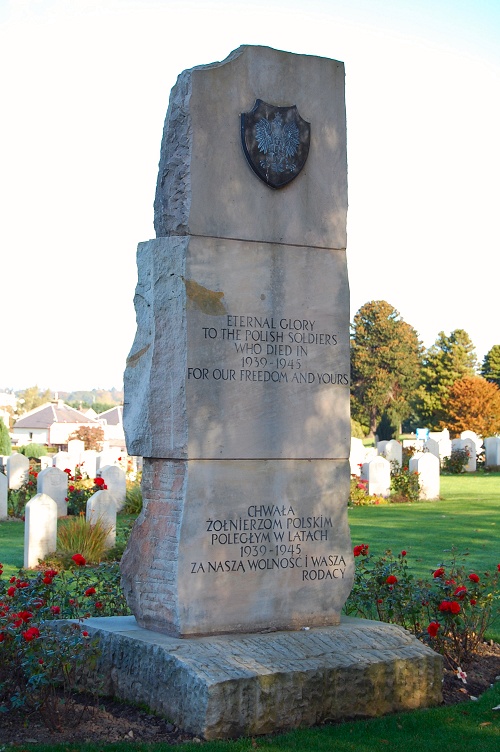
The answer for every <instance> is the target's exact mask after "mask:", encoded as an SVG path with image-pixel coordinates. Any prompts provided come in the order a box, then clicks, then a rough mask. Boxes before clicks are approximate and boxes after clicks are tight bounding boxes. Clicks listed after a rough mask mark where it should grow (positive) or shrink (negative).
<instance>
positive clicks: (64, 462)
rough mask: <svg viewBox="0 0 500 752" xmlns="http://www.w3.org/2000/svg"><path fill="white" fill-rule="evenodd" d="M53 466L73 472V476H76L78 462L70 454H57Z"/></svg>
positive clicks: (54, 456) (53, 458) (53, 459)
mask: <svg viewBox="0 0 500 752" xmlns="http://www.w3.org/2000/svg"><path fill="white" fill-rule="evenodd" d="M52 464H53V466H54V467H57V468H59V470H63V471H64V470H71V474H72V475H74V474H75V466H76V462H75V459H74V457H72V456H71V454H70V453H69V452H56V454H54V455H53V457H52Z"/></svg>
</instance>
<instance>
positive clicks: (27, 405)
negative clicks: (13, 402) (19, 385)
mask: <svg viewBox="0 0 500 752" xmlns="http://www.w3.org/2000/svg"><path fill="white" fill-rule="evenodd" d="M17 396H18V402H19V403H20V404H21V410H20V411H19V412H22V413H27V412H29V411H30V410H34V408H35V407H39V406H40V405H43V403H44V402H50V400H51V399H52V394H51V392H50V389H46V390H45V391H44V392H42V391H40V389H39V388H38V386H30V387H28V388H27V389H24V391H22V392H19V394H18V395H17Z"/></svg>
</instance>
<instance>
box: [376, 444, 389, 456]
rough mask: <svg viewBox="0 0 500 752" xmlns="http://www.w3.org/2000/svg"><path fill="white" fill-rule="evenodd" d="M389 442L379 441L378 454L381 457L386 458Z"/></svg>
mask: <svg viewBox="0 0 500 752" xmlns="http://www.w3.org/2000/svg"><path fill="white" fill-rule="evenodd" d="M388 443H389V442H388V441H377V454H378V455H381V456H382V457H384V456H385V448H386V446H387V444H388Z"/></svg>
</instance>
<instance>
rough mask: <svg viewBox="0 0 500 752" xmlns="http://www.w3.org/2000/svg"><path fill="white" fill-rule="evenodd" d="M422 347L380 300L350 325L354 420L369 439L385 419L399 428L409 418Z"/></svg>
mask: <svg viewBox="0 0 500 752" xmlns="http://www.w3.org/2000/svg"><path fill="white" fill-rule="evenodd" d="M421 349H422V346H421V343H420V342H419V339H418V335H417V333H416V331H415V329H413V327H412V326H410V325H409V324H407V323H406V322H405V321H403V319H402V318H401V317H400V314H399V312H398V311H396V309H395V308H393V307H392V306H391V305H390V304H389V303H387V302H386V301H385V300H375V301H371V302H370V303H365V305H364V306H362V307H361V308H360V309H359V311H358V312H357V314H356V315H355V317H354V321H353V324H352V326H351V379H352V387H351V396H352V400H351V403H352V411H353V418H354V419H355V420H357V421H358V422H359V423H361V424H362V425H366V426H367V427H368V428H369V435H371V436H373V434H374V433H375V430H376V428H377V424H378V422H379V420H380V418H381V417H382V415H384V414H386V415H387V417H388V419H389V420H390V421H391V422H392V423H393V424H394V425H396V424H399V423H400V422H401V420H402V419H403V418H405V417H406V416H407V415H409V413H410V403H409V399H410V397H411V395H412V394H413V392H414V390H415V388H416V386H417V384H418V380H419V373H420V357H421Z"/></svg>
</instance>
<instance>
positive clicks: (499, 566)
mask: <svg viewBox="0 0 500 752" xmlns="http://www.w3.org/2000/svg"><path fill="white" fill-rule="evenodd" d="M497 569H498V571H499V572H500V564H497Z"/></svg>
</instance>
